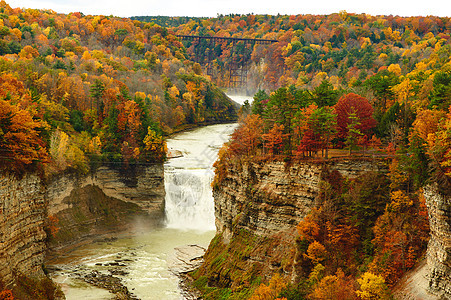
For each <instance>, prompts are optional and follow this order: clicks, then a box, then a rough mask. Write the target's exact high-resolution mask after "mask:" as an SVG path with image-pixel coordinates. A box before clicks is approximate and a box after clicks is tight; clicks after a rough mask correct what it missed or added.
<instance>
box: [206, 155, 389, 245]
mask: <svg viewBox="0 0 451 300" xmlns="http://www.w3.org/2000/svg"><path fill="white" fill-rule="evenodd" d="M325 168H327V169H329V170H331V171H332V170H337V171H338V172H340V173H341V175H342V176H343V177H346V178H354V177H356V176H358V175H360V174H362V173H365V172H369V171H383V170H387V167H386V166H385V165H384V164H381V163H380V162H378V163H376V162H371V161H363V160H362V161H351V160H349V161H340V162H333V161H331V162H328V163H326V164H319V163H295V164H292V165H288V164H286V163H283V162H272V163H246V164H244V165H242V166H237V167H236V168H235V169H229V170H228V175H227V178H226V179H225V180H224V183H223V184H222V185H221V187H220V188H219V189H216V190H215V191H214V198H215V216H216V228H217V231H218V233H220V234H222V237H223V238H224V240H225V241H226V242H228V241H229V240H230V239H231V236H232V229H233V228H235V227H242V228H243V229H246V230H250V231H252V232H253V233H255V234H257V235H271V234H274V233H278V232H281V231H286V230H290V229H293V227H295V226H296V225H297V224H298V223H299V222H300V221H301V220H302V219H303V218H304V216H305V215H306V214H307V213H308V212H309V211H310V209H311V208H312V207H313V206H314V205H315V198H316V196H317V194H318V191H319V188H320V182H321V179H322V174H323V171H324V170H325Z"/></svg>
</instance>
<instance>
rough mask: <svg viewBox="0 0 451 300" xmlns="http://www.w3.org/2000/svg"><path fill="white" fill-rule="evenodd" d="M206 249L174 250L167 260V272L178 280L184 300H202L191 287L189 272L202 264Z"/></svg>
mask: <svg viewBox="0 0 451 300" xmlns="http://www.w3.org/2000/svg"><path fill="white" fill-rule="evenodd" d="M205 251H206V249H205V248H204V247H202V246H199V245H186V246H181V247H177V248H175V252H174V254H173V255H172V257H170V258H169V261H168V267H169V270H170V271H171V272H172V273H173V274H175V275H176V276H177V277H178V278H179V280H180V281H179V287H180V290H181V291H182V296H183V298H184V299H186V300H197V299H202V295H201V293H200V292H199V291H198V290H196V289H195V288H194V287H193V285H192V282H193V279H192V278H191V276H189V272H192V271H195V270H197V269H198V268H199V267H200V266H201V265H202V263H203V262H204V254H205Z"/></svg>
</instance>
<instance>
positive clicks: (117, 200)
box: [46, 164, 165, 247]
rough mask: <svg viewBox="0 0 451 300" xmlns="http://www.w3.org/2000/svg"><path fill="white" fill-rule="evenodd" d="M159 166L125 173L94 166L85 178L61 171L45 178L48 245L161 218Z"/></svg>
mask: <svg viewBox="0 0 451 300" xmlns="http://www.w3.org/2000/svg"><path fill="white" fill-rule="evenodd" d="M164 195H165V190H164V174H163V165H162V164H155V165H149V166H146V167H139V168H138V167H137V168H134V169H132V170H129V171H123V170H115V169H110V168H107V167H100V168H98V169H97V170H96V171H95V172H93V173H92V174H90V175H88V176H77V175H76V174H64V175H60V176H57V177H53V178H51V179H50V180H48V184H47V190H46V198H47V199H49V215H50V216H52V217H55V218H54V219H56V220H57V222H58V223H57V228H58V231H57V232H56V234H55V235H54V237H53V238H52V239H51V246H52V247H53V246H66V245H70V244H72V243H77V242H79V241H80V240H82V239H84V238H87V237H92V236H97V235H99V234H104V233H109V232H114V231H118V230H124V229H128V228H130V226H131V225H133V222H135V221H137V220H138V219H139V222H141V223H146V225H150V226H152V225H156V224H158V223H160V222H161V221H162V220H163V217H164Z"/></svg>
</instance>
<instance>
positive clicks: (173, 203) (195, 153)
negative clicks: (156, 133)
mask: <svg viewBox="0 0 451 300" xmlns="http://www.w3.org/2000/svg"><path fill="white" fill-rule="evenodd" d="M236 126H237V125H236V124H218V125H211V126H206V127H201V128H198V129H195V130H193V131H188V132H183V133H180V134H177V135H176V136H175V137H173V138H171V139H168V140H167V144H168V149H169V150H170V151H171V153H177V155H175V156H176V157H174V158H170V159H169V160H168V161H167V163H166V164H165V168H164V173H165V175H164V184H165V190H166V198H165V214H166V226H167V227H169V228H174V229H183V230H198V231H212V230H215V217H214V200H213V191H212V188H211V182H212V180H213V176H214V172H213V163H214V161H215V160H216V158H217V157H218V152H219V149H220V148H221V146H222V145H223V144H224V143H225V142H226V141H228V139H229V138H230V135H231V133H232V132H233V130H234V129H235V128H236Z"/></svg>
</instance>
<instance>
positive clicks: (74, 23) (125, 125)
mask: <svg viewBox="0 0 451 300" xmlns="http://www.w3.org/2000/svg"><path fill="white" fill-rule="evenodd" d="M0 55H1V56H0V85H1V89H0V151H1V153H0V163H1V165H0V167H1V168H2V169H8V170H10V171H14V172H16V173H21V172H23V171H25V170H36V169H39V170H41V171H45V172H46V173H48V174H51V173H54V172H59V171H64V170H67V169H73V170H76V171H78V172H81V173H86V172H88V171H89V170H90V169H91V168H92V167H95V166H97V165H99V164H109V165H112V166H114V167H127V166H129V165H130V164H135V163H139V164H146V163H153V162H156V161H161V160H163V159H164V158H165V155H166V153H165V143H164V136H165V135H167V134H170V133H172V132H173V131H174V130H178V129H181V128H184V127H186V126H194V125H196V124H205V123H212V122H224V121H232V120H234V119H236V107H235V106H234V105H233V104H232V103H231V102H230V101H229V100H228V99H227V97H226V96H225V94H224V93H223V92H222V91H220V90H219V89H218V88H216V87H215V86H214V85H213V84H211V83H210V82H209V81H208V79H207V78H205V77H204V76H203V75H202V74H201V69H200V66H199V65H196V64H193V63H192V62H191V61H189V60H187V59H186V58H185V55H186V50H185V48H184V47H183V45H182V44H181V43H180V41H178V40H177V38H175V36H174V35H172V34H170V33H169V32H168V30H167V29H166V28H163V27H161V26H158V25H154V24H149V23H142V22H139V21H132V20H130V19H125V18H116V17H112V16H84V15H82V14H81V13H78V12H75V13H71V14H68V15H66V14H58V13H56V12H54V11H51V10H35V9H21V8H11V7H10V6H9V5H8V4H7V3H5V1H1V2H0Z"/></svg>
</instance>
